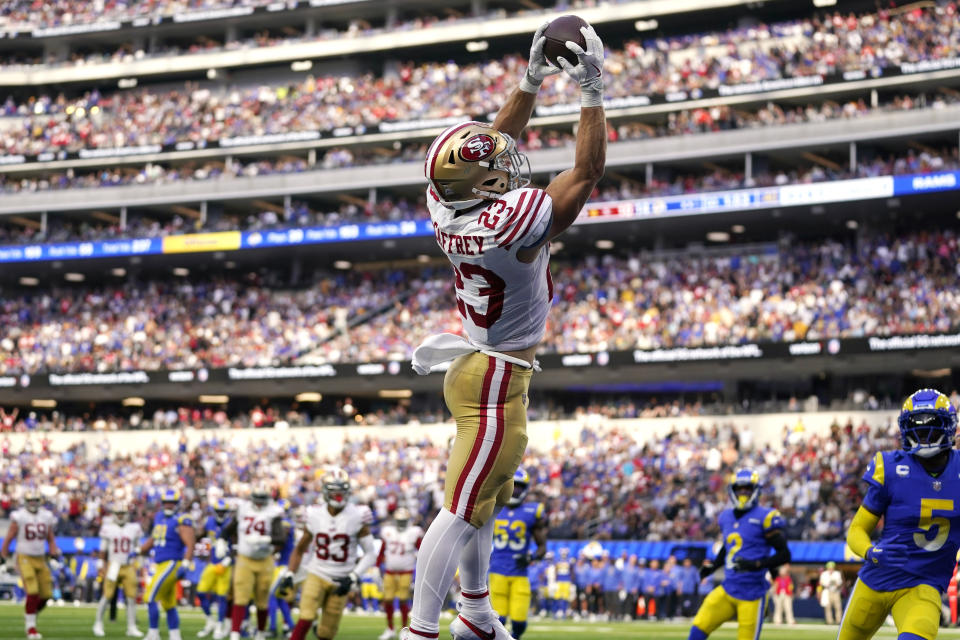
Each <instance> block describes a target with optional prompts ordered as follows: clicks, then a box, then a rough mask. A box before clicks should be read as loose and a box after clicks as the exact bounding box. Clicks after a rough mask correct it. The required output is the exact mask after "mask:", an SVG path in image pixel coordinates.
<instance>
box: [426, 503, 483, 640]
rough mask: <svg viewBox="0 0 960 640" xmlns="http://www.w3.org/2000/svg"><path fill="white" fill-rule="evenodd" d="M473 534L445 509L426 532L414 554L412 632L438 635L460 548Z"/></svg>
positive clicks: (468, 524)
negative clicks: (415, 573) (415, 571)
mask: <svg viewBox="0 0 960 640" xmlns="http://www.w3.org/2000/svg"><path fill="white" fill-rule="evenodd" d="M476 532H477V530H476V529H475V528H474V527H473V525H471V524H470V523H469V522H466V521H465V520H463V519H461V518H458V517H457V516H455V515H453V514H452V513H451V512H449V511H447V510H446V509H441V510H440V513H438V514H437V517H436V519H435V520H434V521H433V524H431V525H430V528H429V529H427V532H426V533H425V534H424V536H423V540H422V541H421V543H420V553H419V554H417V580H416V584H415V586H414V589H413V607H412V609H411V615H410V627H411V629H412V630H416V631H420V632H423V633H428V634H436V633H439V632H440V611H441V609H443V603H444V601H445V600H446V599H447V592H448V591H449V590H450V585H451V584H452V583H453V576H454V574H455V573H456V571H457V564H458V562H459V560H460V556H461V555H462V553H463V548H464V546H465V545H466V544H467V542H469V540H470V538H472V537H473V536H474V535H475V534H476ZM434 637H436V636H434Z"/></svg>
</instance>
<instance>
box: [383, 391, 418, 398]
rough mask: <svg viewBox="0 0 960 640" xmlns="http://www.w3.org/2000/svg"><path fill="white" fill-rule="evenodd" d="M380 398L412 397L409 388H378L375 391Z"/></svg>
mask: <svg viewBox="0 0 960 640" xmlns="http://www.w3.org/2000/svg"><path fill="white" fill-rule="evenodd" d="M377 395H379V396H380V397H381V398H410V397H413V391H412V390H411V389H380V391H378V392H377Z"/></svg>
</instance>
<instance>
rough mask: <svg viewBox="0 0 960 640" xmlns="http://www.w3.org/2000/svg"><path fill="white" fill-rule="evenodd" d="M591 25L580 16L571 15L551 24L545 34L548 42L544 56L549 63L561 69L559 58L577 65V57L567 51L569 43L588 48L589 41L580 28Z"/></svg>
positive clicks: (544, 45) (544, 47) (544, 46)
mask: <svg viewBox="0 0 960 640" xmlns="http://www.w3.org/2000/svg"><path fill="white" fill-rule="evenodd" d="M588 26H590V25H589V23H588V22H587V21H586V20H584V19H583V18H581V17H579V16H574V15H569V16H560V17H559V18H557V19H556V20H554V21H553V22H551V23H550V25H549V26H548V27H547V30H546V31H544V32H543V35H544V37H546V39H547V41H546V42H545V43H544V44H543V55H544V56H545V57H546V58H547V62H549V63H550V64H552V65H554V66H556V67H559V66H560V63H559V62H558V61H557V58H565V59H566V60H567V62H569V63H570V64H572V65H576V64H577V56H576V55H574V53H573V52H572V51H570V49H567V44H566V43H567V41H568V40H569V41H571V42H576V43H577V44H578V45H580V46H581V47H583V48H586V47H587V41H586V39H585V38H584V37H583V34H582V33H580V27H588Z"/></svg>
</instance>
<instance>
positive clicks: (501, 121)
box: [493, 22, 560, 140]
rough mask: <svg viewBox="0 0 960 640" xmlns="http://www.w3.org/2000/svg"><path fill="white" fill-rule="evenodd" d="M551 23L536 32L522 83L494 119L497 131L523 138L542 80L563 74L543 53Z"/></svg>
mask: <svg viewBox="0 0 960 640" xmlns="http://www.w3.org/2000/svg"><path fill="white" fill-rule="evenodd" d="M549 24H550V23H549V22H544V23H543V24H542V25H540V28H539V29H537V32H536V33H535V34H533V44H532V45H531V47H530V60H529V62H528V63H527V72H526V74H525V75H524V76H523V80H521V81H520V86H519V87H517V88H516V89H514V90H513V93H511V94H510V96H509V97H508V98H507V101H506V102H505V103H504V105H503V106H502V107H500V111H499V112H498V113H497V119H496V120H494V121H493V127H494V128H495V129H496V130H497V131H501V132H503V133H505V134H507V135H508V136H510V137H511V138H513V139H514V140H516V139H518V138H519V137H520V134H521V133H522V132H523V128H524V127H526V126H527V122H529V121H530V116H531V115H532V114H533V106H534V104H535V103H536V101H537V91H539V90H540V85H541V84H542V83H543V79H544V78H546V77H547V76H549V75H553V74H554V73H560V69H558V68H557V67H554V66H553V65H551V64H548V63H547V58H546V56H544V55H543V45H544V43H546V40H547V39H546V38H545V37H544V35H543V32H544V31H546V29H547V26H548V25H549Z"/></svg>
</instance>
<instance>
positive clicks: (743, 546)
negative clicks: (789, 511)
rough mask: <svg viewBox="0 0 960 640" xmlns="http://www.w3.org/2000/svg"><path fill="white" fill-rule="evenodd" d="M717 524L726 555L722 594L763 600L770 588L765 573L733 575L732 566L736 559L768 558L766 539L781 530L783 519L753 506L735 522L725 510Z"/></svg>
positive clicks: (770, 549)
mask: <svg viewBox="0 0 960 640" xmlns="http://www.w3.org/2000/svg"><path fill="white" fill-rule="evenodd" d="M719 524H720V529H721V530H722V531H723V545H724V547H725V548H726V551H727V559H726V566H725V567H724V569H725V571H724V572H723V589H724V591H726V592H727V594H728V595H730V596H732V597H734V598H737V599H739V600H757V599H758V598H762V597H763V596H764V595H765V594H766V593H767V590H768V589H769V588H770V582H769V581H768V580H767V570H766V569H759V570H757V571H734V569H733V562H734V560H736V559H737V558H743V559H744V560H762V559H763V558H766V557H767V556H769V555H770V552H771V551H772V550H773V547H771V546H770V543H769V542H767V539H766V537H765V536H766V534H767V532H769V531H772V530H774V529H783V527H784V522H783V516H781V515H780V512H779V511H777V510H776V509H770V508H767V507H760V506H756V507H753V508H752V509H750V510H749V511H747V512H746V513H744V514H742V515H741V516H740V517H739V518H738V517H736V515H734V512H733V509H727V510H726V511H724V512H723V513H721V514H720V518H719Z"/></svg>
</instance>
